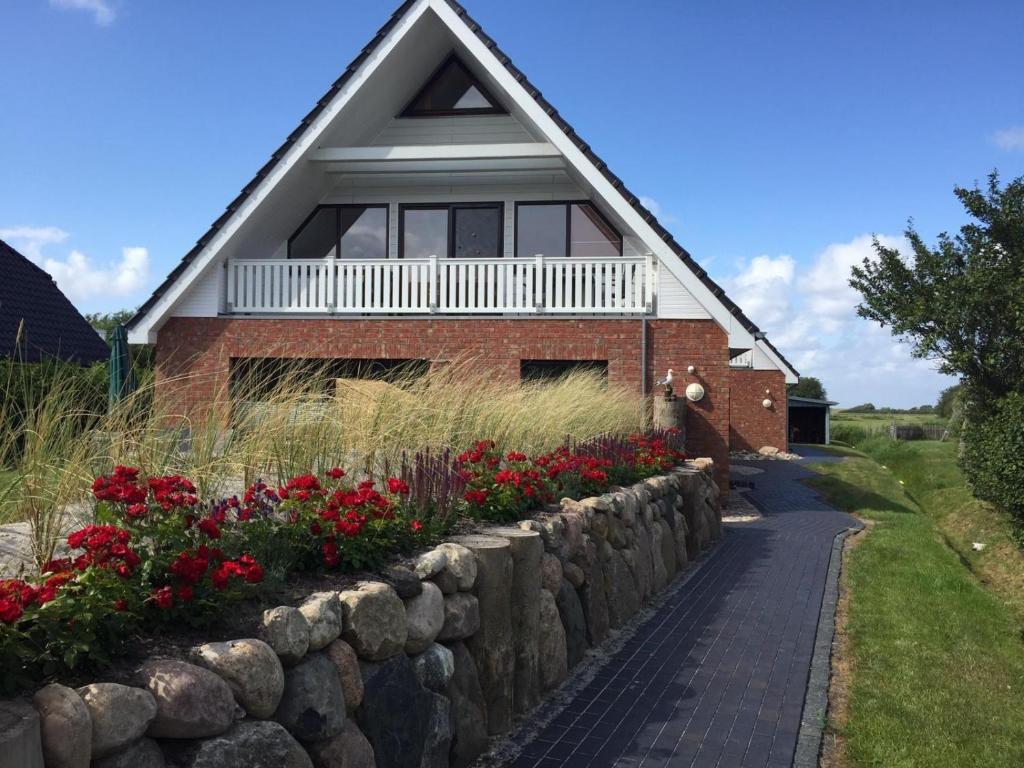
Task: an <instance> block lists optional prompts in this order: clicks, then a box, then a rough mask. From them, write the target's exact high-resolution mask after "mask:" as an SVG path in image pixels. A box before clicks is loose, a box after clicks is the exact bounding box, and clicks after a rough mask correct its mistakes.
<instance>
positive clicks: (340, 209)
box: [288, 205, 388, 259]
mask: <svg viewBox="0 0 1024 768" xmlns="http://www.w3.org/2000/svg"><path fill="white" fill-rule="evenodd" d="M387 257H388V207H387V206H386V205H321V206H319V207H318V208H317V209H316V210H315V211H313V213H312V215H310V217H309V218H308V219H306V221H305V222H303V224H302V226H301V227H299V229H298V231H297V232H296V233H295V234H294V235H292V236H291V238H289V240H288V258H290V259H323V258H339V259H386V258H387Z"/></svg>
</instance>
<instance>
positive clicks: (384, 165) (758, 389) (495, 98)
mask: <svg viewBox="0 0 1024 768" xmlns="http://www.w3.org/2000/svg"><path fill="white" fill-rule="evenodd" d="M623 129H624V130H626V128H625V126H624V128H623ZM129 329H130V341H131V342H132V343H136V344H141V343H155V344H156V346H157V353H156V354H157V371H158V373H157V376H158V386H161V387H163V388H164V393H163V395H164V396H165V397H169V398H174V399H177V400H178V401H180V403H181V405H182V406H194V405H196V404H202V403H207V402H210V401H212V400H214V399H215V398H222V397H226V396H227V395H226V392H227V391H228V388H227V387H226V386H224V385H225V384H226V383H227V381H228V380H229V379H230V377H231V372H232V368H233V366H235V367H237V366H238V364H239V363H244V362H245V361H251V360H252V359H254V358H258V359H266V358H289V359H294V358H316V359H338V360H348V361H367V360H388V361H403V360H426V361H431V362H432V363H439V362H443V361H445V360H449V359H451V358H453V357H456V356H464V355H472V356H478V357H479V358H480V359H481V360H482V361H483V362H484V363H485V364H486V365H488V366H489V367H490V368H491V369H492V370H494V371H496V374H497V375H500V376H504V377H507V378H508V379H509V380H514V379H516V378H518V377H520V376H522V375H528V376H532V375H538V373H543V372H544V371H545V370H546V371H547V372H549V373H550V371H551V369H552V368H557V367H558V366H563V367H564V366H568V365H572V364H574V363H585V364H588V365H592V366H596V367H600V368H601V369H602V370H606V371H607V376H608V379H609V380H610V381H612V382H617V383H620V384H624V385H627V386H629V387H633V388H635V389H636V390H637V391H640V392H644V393H649V392H650V391H651V390H652V382H653V381H654V380H655V375H658V376H660V375H663V374H664V372H665V371H666V370H668V369H669V368H672V369H674V371H675V375H676V382H677V384H676V389H677V390H678V391H680V392H681V391H683V390H684V389H685V388H686V385H687V384H688V383H700V384H701V385H702V387H703V391H704V395H703V397H702V399H700V400H699V401H696V402H694V403H692V404H691V412H690V415H689V416H688V418H687V430H688V448H689V450H690V451H691V452H694V453H697V454H701V455H708V456H711V457H713V458H714V459H715V460H716V462H718V466H719V468H720V471H721V474H720V482H722V483H723V484H724V483H725V482H727V475H728V452H729V445H730V442H731V441H735V442H736V444H737V445H739V444H750V445H756V446H758V447H760V446H761V445H775V446H778V447H784V445H785V440H786V414H785V408H784V406H783V405H782V404H783V403H784V400H782V398H784V394H785V384H786V382H795V381H796V372H795V371H794V370H793V369H792V367H791V366H790V365H789V364H788V363H787V362H786V361H785V359H784V358H783V357H782V355H781V354H780V353H779V352H778V350H776V349H775V348H774V347H773V346H772V345H771V344H770V343H769V342H768V340H767V338H765V336H764V334H763V333H761V332H760V331H759V330H758V328H757V326H755V325H754V323H753V322H751V321H750V319H749V318H747V317H746V316H745V315H744V314H743V312H742V310H741V309H740V308H739V307H738V306H736V304H734V303H733V302H732V301H731V300H730V299H729V298H728V297H727V296H726V295H725V293H724V291H723V290H722V289H721V287H719V286H718V285H716V284H715V283H714V282H713V281H712V280H711V279H710V277H708V275H707V273H706V272H705V271H704V270H703V269H702V268H701V267H700V266H699V265H698V264H697V263H696V261H695V260H694V259H693V257H691V255H690V254H689V253H688V252H687V251H686V250H685V249H684V248H683V247H682V246H681V245H679V243H677V242H676V240H675V239H673V237H672V235H670V234H669V232H668V231H667V230H666V229H665V228H664V227H663V226H661V225H660V224H659V223H658V221H657V220H656V219H655V217H654V216H653V215H652V214H651V212H650V211H648V210H647V209H646V208H644V206H643V205H642V204H641V203H640V201H639V200H638V198H637V196H636V195H634V194H633V193H632V192H631V191H630V190H629V189H628V188H627V187H626V186H625V184H624V183H623V181H622V180H621V179H619V177H617V176H616V175H615V174H613V173H612V172H611V170H610V169H609V168H608V166H607V165H606V164H605V163H604V162H603V161H602V160H601V159H600V158H599V157H598V156H597V154H596V153H595V152H594V150H593V149H592V148H591V147H590V145H588V144H587V143H586V142H585V141H584V140H583V138H582V137H581V136H580V134H578V133H577V132H576V130H575V129H574V128H573V127H572V126H571V125H569V123H568V122H566V120H565V119H564V118H563V117H562V116H561V115H560V114H559V113H558V112H557V111H556V109H555V108H554V106H552V105H551V104H550V103H548V101H547V100H545V99H544V97H543V96H542V95H541V93H540V91H539V90H538V89H537V88H536V87H535V86H534V85H533V84H532V83H531V82H530V81H529V80H528V79H527V78H526V76H525V75H524V74H523V73H522V72H521V71H520V70H519V69H517V68H516V67H515V65H514V64H513V63H512V62H511V61H510V60H509V58H508V56H506V55H505V54H504V53H503V52H502V51H501V49H500V48H498V46H497V45H496V44H495V42H494V40H493V39H492V38H491V37H489V36H488V35H487V34H485V33H484V31H483V30H482V29H481V28H480V26H479V25H478V24H477V23H476V22H475V21H474V20H473V19H472V18H471V17H470V16H469V15H468V13H467V12H466V11H465V9H464V8H463V7H462V6H461V5H459V4H458V3H456V2H454V0H408V1H407V2H405V3H403V4H402V5H401V7H399V8H398V10H397V11H396V12H395V13H394V14H393V15H392V17H391V18H390V19H389V20H388V22H387V23H386V24H385V25H384V26H383V27H382V28H381V29H380V31H379V32H378V33H377V34H376V35H375V36H374V38H373V39H372V40H371V41H370V43H369V44H368V45H367V46H366V47H365V48H364V49H363V50H362V51H361V52H360V53H359V54H358V55H357V56H356V58H355V59H354V60H353V61H352V63H351V64H350V65H349V67H348V69H346V70H345V72H344V73H343V74H342V75H341V77H340V78H339V79H338V80H337V81H336V82H335V83H334V85H333V86H332V87H331V88H330V90H329V91H328V92H327V93H326V94H325V95H324V97H323V98H322V99H320V101H319V102H317V104H316V105H315V106H314V108H313V110H312V111H311V112H310V113H309V114H308V115H306V117H305V118H303V120H302V122H301V123H300V124H299V126H298V127H297V128H296V129H295V130H294V131H293V132H292V133H291V135H289V136H288V138H287V139H286V141H285V142H284V144H282V145H281V147H280V148H279V149H278V150H277V151H276V152H275V153H274V155H273V157H272V158H271V159H270V161H269V162H268V163H267V164H266V165H264V166H263V168H261V169H260V170H259V172H258V173H257V174H256V177H255V178H254V179H253V180H252V181H251V182H250V183H249V184H248V185H247V186H246V187H245V188H244V189H243V190H242V192H241V194H240V195H239V196H238V197H237V198H236V199H235V200H234V201H232V202H231V203H230V205H229V206H228V209H227V211H226V212H225V213H224V214H223V215H222V216H221V217H220V218H219V219H218V220H217V221H216V222H214V224H213V226H212V227H211V228H210V230H209V231H208V232H207V233H206V234H205V235H203V237H202V238H201V239H200V240H199V242H198V243H197V245H196V246H195V247H194V248H193V249H192V250H191V251H190V252H189V253H188V254H186V255H185V257H184V258H183V260H182V261H181V263H180V264H179V265H178V266H177V267H176V268H175V269H174V271H173V272H171V274H170V275H169V276H168V278H167V279H166V280H165V281H164V282H163V284H162V285H160V287H159V288H158V289H157V290H156V292H155V293H154V294H153V296H152V298H150V299H149V300H148V301H147V302H146V303H145V304H144V305H143V306H142V307H141V309H140V310H139V312H138V314H136V316H135V317H134V318H133V319H132V320H131V321H130V323H129ZM691 368H692V373H688V372H687V371H688V370H690V369H691ZM172 381H177V382H184V383H179V384H178V385H176V386H175V387H174V392H173V394H172V393H171V391H170V390H171V387H170V385H169V382H172ZM766 391H770V392H771V396H770V399H771V402H770V404H769V405H768V406H767V407H766V406H765V405H764V403H765V401H766V400H767V399H769V398H768V396H766V395H765V392H766ZM776 399H778V401H779V403H780V405H779V406H778V407H776V406H775V402H776Z"/></svg>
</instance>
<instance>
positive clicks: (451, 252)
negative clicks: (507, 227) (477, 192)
mask: <svg viewBox="0 0 1024 768" xmlns="http://www.w3.org/2000/svg"><path fill="white" fill-rule="evenodd" d="M399 210H400V213H399V217H400V218H399V221H400V240H399V253H400V254H401V256H402V257H403V258H406V259H423V258H426V257H428V256H440V257H442V258H443V257H454V258H460V259H484V258H490V259H494V258H500V257H501V256H502V247H501V246H502V219H503V218H504V206H503V205H502V204H501V203H453V204H451V205H403V206H401V208H400V209H399Z"/></svg>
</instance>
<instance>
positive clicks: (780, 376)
mask: <svg viewBox="0 0 1024 768" xmlns="http://www.w3.org/2000/svg"><path fill="white" fill-rule="evenodd" d="M766 399H767V400H771V401H772V405H771V407H770V408H765V407H764V401H765V400H766ZM729 406H730V418H729V448H730V449H731V450H734V451H756V450H758V449H760V448H763V447H764V446H766V445H771V446H774V447H775V448H778V449H780V450H785V449H786V446H787V444H788V440H787V437H786V417H787V413H786V408H787V405H786V376H785V374H784V373H783V372H782V371H755V370H753V369H750V368H733V369H732V370H730V372H729Z"/></svg>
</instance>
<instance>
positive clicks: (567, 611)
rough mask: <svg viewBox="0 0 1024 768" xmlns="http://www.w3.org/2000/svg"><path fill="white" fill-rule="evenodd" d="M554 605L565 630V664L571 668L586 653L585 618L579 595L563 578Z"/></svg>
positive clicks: (581, 659)
mask: <svg viewBox="0 0 1024 768" xmlns="http://www.w3.org/2000/svg"><path fill="white" fill-rule="evenodd" d="M555 605H556V606H557V607H558V615H559V617H560V618H561V619H562V628H563V629H564V630H565V651H566V664H567V666H568V667H569V669H572V668H573V667H575V666H576V665H577V664H579V663H580V662H581V661H583V657H584V656H585V655H586V653H587V647H588V646H587V620H586V617H585V616H584V614H583V606H582V605H581V604H580V598H579V595H577V593H576V590H575V589H573V587H572V584H570V583H569V582H568V581H567V580H565V579H562V586H561V588H560V589H559V590H558V594H557V595H556V596H555Z"/></svg>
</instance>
